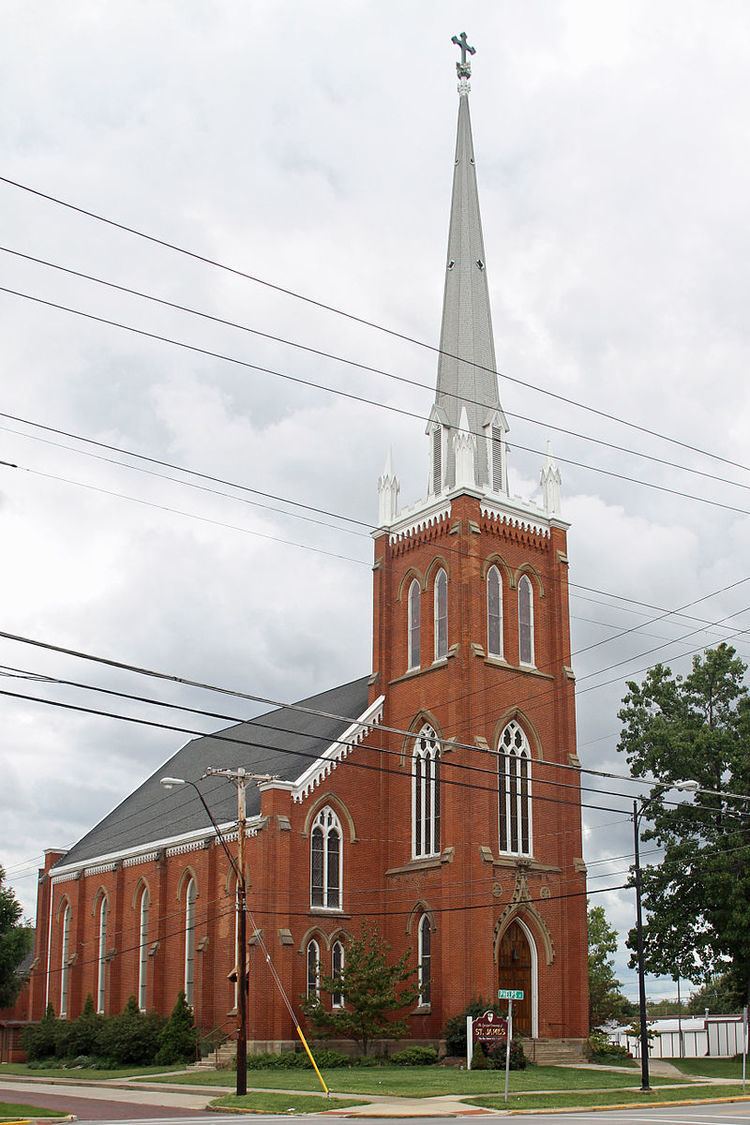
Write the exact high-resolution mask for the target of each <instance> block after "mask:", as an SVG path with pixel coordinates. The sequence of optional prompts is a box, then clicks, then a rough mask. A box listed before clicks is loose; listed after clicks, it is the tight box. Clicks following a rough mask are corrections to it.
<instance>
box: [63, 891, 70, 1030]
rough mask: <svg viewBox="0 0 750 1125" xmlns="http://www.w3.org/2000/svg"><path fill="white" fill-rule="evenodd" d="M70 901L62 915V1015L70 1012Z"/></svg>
mask: <svg viewBox="0 0 750 1125" xmlns="http://www.w3.org/2000/svg"><path fill="white" fill-rule="evenodd" d="M71 917H72V911H71V909H70V903H69V902H67V903H66V904H65V910H64V911H63V916H62V942H61V946H62V952H61V955H60V1015H61V1016H67V1014H68V994H69V992H70V919H71Z"/></svg>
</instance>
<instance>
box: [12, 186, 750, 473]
mask: <svg viewBox="0 0 750 1125" xmlns="http://www.w3.org/2000/svg"><path fill="white" fill-rule="evenodd" d="M0 183H4V184H7V185H8V186H9V187H14V188H17V189H19V190H20V191H24V192H27V193H28V194H30V195H33V196H36V197H37V198H39V199H44V200H46V201H47V202H48V203H54V204H55V205H56V206H59V207H63V208H66V209H67V210H69V211H73V212H76V213H77V214H79V215H83V216H85V217H86V218H89V219H93V220H95V221H96V222H100V223H103V224H105V225H107V226H110V227H112V228H115V229H117V230H120V231H122V232H123V233H126V234H130V235H134V236H135V237H138V238H142V239H144V240H145V241H147V242H150V243H152V244H154V245H157V246H161V247H162V248H164V249H167V250H172V251H174V252H175V253H177V254H180V255H182V256H184V257H188V258H191V259H193V260H194V261H197V262H201V263H202V264H204V265H208V266H211V267H212V268H215V269H219V270H222V271H224V272H226V273H230V274H232V275H234V276H235V277H241V278H243V279H244V280H246V281H251V282H253V283H254V284H256V285H261V286H264V287H265V288H267V289H270V290H272V291H274V292H276V293H280V294H282V295H284V296H287V297H292V298H294V299H295V300H298V301H302V302H304V303H305V304H308V305H311V306H314V307H315V308H318V309H321V310H323V311H325V312H330V313H333V314H335V315H336V316H341V317H343V318H345V319H347V320H350V321H352V322H354V323H357V324H361V325H362V326H363V327H366V328H371V329H374V330H375V331H377V332H381V333H385V334H386V335H388V336H392V337H393V338H395V339H399V340H402V341H404V342H405V343H409V344H413V345H414V346H416V347H419V348H422V349H424V350H426V351H429V352H431V353H432V354H434V355H443V356H445V357H447V358H448V359H455V360H458V361H460V362H466V361H465V360H464V358H463V357H462V356H459V355H455V354H454V353H452V352H449V351H446V350H445V349H442V348H439V347H436V346H435V345H434V344H428V343H427V342H426V341H424V340H419V339H418V338H416V337H414V336H409V335H408V334H406V333H403V332H398V331H396V330H395V329H392V328H388V327H386V326H385V325H382V324H379V323H377V322H376V321H372V320H368V319H366V318H365V317H360V316H357V315H355V314H354V313H351V312H347V311H346V310H344V309H341V308H338V307H336V306H335V305H329V304H326V303H325V302H324V301H321V300H318V299H316V298H314V297H309V296H307V295H305V294H302V293H299V292H297V291H296V290H294V289H291V288H288V287H285V286H282V285H278V284H275V283H274V282H271V281H268V280H266V279H264V278H261V277H258V276H257V275H255V274H251V273H249V272H247V271H245V270H241V269H238V268H236V267H233V266H229V265H227V264H226V263H223V262H219V261H217V260H216V259H213V258H210V257H208V256H207V255H203V254H199V253H197V252H195V251H193V250H189V249H187V248H186V247H184V246H179V245H178V244H177V243H174V242H170V241H169V240H168V239H163V238H159V237H157V236H155V235H151V234H148V233H146V232H145V231H141V230H138V229H137V228H136V227H132V226H128V225H127V224H125V223H120V222H118V221H116V220H114V219H110V218H108V217H107V216H105V215H102V214H100V213H97V212H95V211H92V210H90V209H87V208H85V207H82V206H80V205H78V204H75V203H71V202H69V201H68V200H63V199H61V198H59V197H58V196H54V195H52V194H51V193H48V192H43V191H41V190H39V189H38V188H33V187H31V186H30V185H29V184H24V183H21V182H20V181H19V180H13V179H11V178H10V177H8V176H0ZM472 365H473V366H474V367H476V368H477V369H479V370H482V371H488V372H489V373H490V374H492V375H496V376H499V377H500V378H504V379H506V380H507V381H508V382H511V383H516V384H517V385H519V386H523V387H526V388H527V389H528V390H532V391H536V392H537V393H539V394H544V395H546V396H548V397H550V398H552V399H554V400H555V401H557V402H565V403H567V404H568V405H569V406H574V407H576V408H577V409H579V410H585V411H586V412H587V413H590V414H594V415H596V416H597V417H600V418H606V419H607V420H608V421H611V422H616V423H617V424H619V425H623V426H626V427H627V428H629V429H633V430H637V431H639V432H640V433H644V434H648V435H649V436H650V437H655V438H658V439H659V440H661V441H666V442H669V443H670V444H672V445H676V446H679V447H680V448H683V449H688V450H690V451H691V452H693V453H699V454H700V455H701V456H704V457H709V458H711V459H712V460H715V461H721V462H722V463H723V464H726V465H731V466H733V467H734V468H738V469H742V470H743V471H745V472H750V466H747V465H743V464H741V463H740V462H737V461H732V460H731V459H729V458H727V457H723V456H721V455H719V454H717V453H712V452H710V451H708V450H705V449H700V448H699V447H698V446H695V445H691V444H690V443H689V442H685V441H681V440H679V439H678V438H673V437H670V436H669V435H667V434H662V433H659V432H658V431H657V430H652V429H650V428H649V427H647V426H642V425H639V424H638V423H636V422H631V421H629V420H627V419H624V418H620V417H618V416H617V415H615V414H612V413H610V412H608V411H606V410H599V409H597V408H596V407H593V406H590V405H588V404H586V403H582V402H577V401H576V400H575V399H572V398H569V397H567V396H565V395H562V394H559V393H557V392H555V391H550V390H548V389H547V388H544V387H540V386H538V385H536V384H534V383H531V382H528V381H526V380H524V379H519V378H517V377H515V376H512V375H505V374H503V373H502V372H499V371H498V370H497V369H496V368H493V367H485V366H483V365H482V364H477V363H473V361H472Z"/></svg>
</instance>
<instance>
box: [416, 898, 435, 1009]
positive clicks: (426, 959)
mask: <svg viewBox="0 0 750 1125" xmlns="http://www.w3.org/2000/svg"><path fill="white" fill-rule="evenodd" d="M417 987H418V989H419V1006H420V1008H426V1007H429V1005H430V1003H431V1000H432V930H431V929H430V919H429V918H428V916H427V915H426V914H423V915H422V917H421V919H420V922H419V929H418V931H417Z"/></svg>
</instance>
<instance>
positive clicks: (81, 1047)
mask: <svg viewBox="0 0 750 1125" xmlns="http://www.w3.org/2000/svg"><path fill="white" fill-rule="evenodd" d="M104 1022H105V1021H104V1017H103V1016H98V1015H97V1014H96V1011H95V1010H94V1000H93V997H92V996H91V994H90V993H89V995H88V996H87V997H86V1002H85V1004H84V1005H83V1011H82V1012H81V1014H80V1016H78V1018H77V1019H74V1020H70V1021H69V1022H64V1021H61V1023H60V1027H59V1030H58V1033H57V1045H56V1051H55V1054H56V1055H57V1057H58V1058H60V1059H74V1058H77V1057H78V1056H79V1055H99V1054H101V1048H100V1045H99V1036H100V1035H101V1031H102V1027H103V1025H104Z"/></svg>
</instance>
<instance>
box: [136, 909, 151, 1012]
mask: <svg viewBox="0 0 750 1125" xmlns="http://www.w3.org/2000/svg"><path fill="white" fill-rule="evenodd" d="M150 906H151V896H150V895H149V893H148V887H144V888H143V890H142V891H141V901H140V908H139V911H138V1007H139V1008H140V1009H141V1011H142V1012H145V1011H146V992H147V986H148V913H149V907H150Z"/></svg>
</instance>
